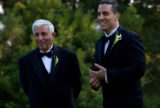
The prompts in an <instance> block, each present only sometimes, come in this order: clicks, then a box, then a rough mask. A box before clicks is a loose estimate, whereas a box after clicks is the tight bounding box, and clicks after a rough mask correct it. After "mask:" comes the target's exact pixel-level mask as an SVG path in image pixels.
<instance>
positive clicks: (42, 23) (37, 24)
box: [32, 19, 54, 35]
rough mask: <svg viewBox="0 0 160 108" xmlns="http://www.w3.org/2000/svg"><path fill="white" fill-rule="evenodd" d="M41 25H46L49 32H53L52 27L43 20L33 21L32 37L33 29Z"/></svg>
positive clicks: (48, 22)
mask: <svg viewBox="0 0 160 108" xmlns="http://www.w3.org/2000/svg"><path fill="white" fill-rule="evenodd" d="M42 25H48V28H49V32H50V33H53V32H54V25H53V24H52V23H51V22H50V21H48V20H45V19H39V20H36V21H34V22H33V24H32V32H33V34H34V35H35V31H34V29H35V28H36V27H40V26H42Z"/></svg>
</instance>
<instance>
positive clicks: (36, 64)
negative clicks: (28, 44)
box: [30, 49, 46, 86]
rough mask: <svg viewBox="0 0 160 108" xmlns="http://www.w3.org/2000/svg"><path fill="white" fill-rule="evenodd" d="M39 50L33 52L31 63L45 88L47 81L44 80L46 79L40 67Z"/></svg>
mask: <svg viewBox="0 0 160 108" xmlns="http://www.w3.org/2000/svg"><path fill="white" fill-rule="evenodd" d="M37 52H38V49H35V50H34V51H33V54H32V55H31V57H30V61H31V63H32V66H33V70H34V72H35V73H36V74H37V76H38V77H39V79H40V81H41V82H42V84H43V85H44V86H46V84H45V80H44V77H43V75H42V70H41V66H40V60H39V57H38V53H37Z"/></svg>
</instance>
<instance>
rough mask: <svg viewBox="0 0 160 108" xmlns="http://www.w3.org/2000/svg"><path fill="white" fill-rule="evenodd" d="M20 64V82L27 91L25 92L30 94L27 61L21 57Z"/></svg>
mask: <svg viewBox="0 0 160 108" xmlns="http://www.w3.org/2000/svg"><path fill="white" fill-rule="evenodd" d="M18 65H19V75H20V83H21V86H22V88H23V90H24V92H25V94H26V95H27V96H28V81H27V74H26V71H25V70H26V69H25V62H24V59H23V58H22V57H21V58H20V59H19V62H18Z"/></svg>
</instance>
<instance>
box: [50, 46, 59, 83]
mask: <svg viewBox="0 0 160 108" xmlns="http://www.w3.org/2000/svg"><path fill="white" fill-rule="evenodd" d="M52 57H53V58H52V66H51V75H52V77H51V80H52V81H53V80H54V79H55V76H56V73H57V71H58V68H57V67H58V65H59V62H60V58H61V54H60V53H59V51H58V47H56V46H55V45H54V48H53V56H52ZM56 57H57V58H58V63H57V64H55V59H56ZM53 82H54V81H53Z"/></svg>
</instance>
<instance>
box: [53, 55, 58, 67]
mask: <svg viewBox="0 0 160 108" xmlns="http://www.w3.org/2000/svg"><path fill="white" fill-rule="evenodd" d="M54 60H55V61H54V67H56V65H57V63H58V61H59V59H58V57H57V56H55V59H54Z"/></svg>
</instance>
